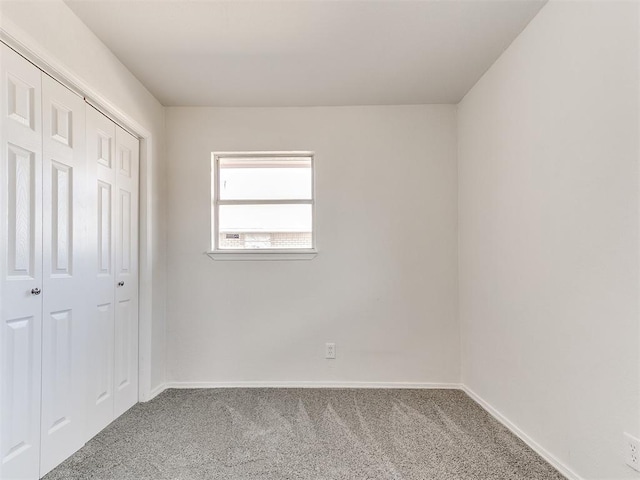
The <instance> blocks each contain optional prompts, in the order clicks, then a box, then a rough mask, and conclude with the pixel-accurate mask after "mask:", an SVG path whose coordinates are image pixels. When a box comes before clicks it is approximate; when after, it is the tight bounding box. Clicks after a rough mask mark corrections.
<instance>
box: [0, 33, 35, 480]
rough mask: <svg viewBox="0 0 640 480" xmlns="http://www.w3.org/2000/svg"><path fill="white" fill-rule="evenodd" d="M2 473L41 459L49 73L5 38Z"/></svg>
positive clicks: (1, 58)
mask: <svg viewBox="0 0 640 480" xmlns="http://www.w3.org/2000/svg"><path fill="white" fill-rule="evenodd" d="M0 47H1V49H0V72H1V74H2V87H1V88H2V91H1V92H0V109H1V115H2V119H1V122H2V125H0V135H1V138H0V148H2V152H1V155H0V159H1V160H0V162H1V165H0V179H1V182H2V183H1V187H0V218H1V219H2V222H1V223H0V231H1V234H0V272H1V274H2V278H0V299H1V302H0V303H1V305H0V316H1V323H0V478H3V479H4V478H7V479H33V478H38V477H39V465H40V382H41V371H40V368H41V346H42V345H41V340H42V295H41V294H40V292H41V290H42V288H43V285H42V283H43V282H42V103H41V77H40V75H41V72H40V70H38V69H37V68H36V67H34V66H33V65H31V64H30V63H28V62H27V61H25V60H24V59H23V58H22V57H20V56H19V55H18V54H16V53H14V52H13V51H12V50H10V49H9V48H7V47H5V46H4V45H0Z"/></svg>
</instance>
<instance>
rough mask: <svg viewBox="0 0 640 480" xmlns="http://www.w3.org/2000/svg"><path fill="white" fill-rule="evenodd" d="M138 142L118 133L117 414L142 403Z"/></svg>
mask: <svg viewBox="0 0 640 480" xmlns="http://www.w3.org/2000/svg"><path fill="white" fill-rule="evenodd" d="M139 158H140V157H139V142H138V139H137V138H135V137H133V136H132V135H130V134H129V133H127V132H125V131H124V130H122V129H121V128H119V127H117V130H116V157H115V160H116V164H115V167H116V187H117V198H116V215H115V218H116V222H115V224H116V249H115V256H116V259H115V276H116V278H115V280H116V311H115V321H116V330H115V332H116V333H115V414H116V416H118V415H121V414H122V413H124V412H125V411H126V410H128V409H129V408H130V407H131V406H133V405H134V404H135V403H137V401H138V169H139Z"/></svg>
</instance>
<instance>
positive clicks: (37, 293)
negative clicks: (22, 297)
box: [31, 287, 42, 295]
mask: <svg viewBox="0 0 640 480" xmlns="http://www.w3.org/2000/svg"><path fill="white" fill-rule="evenodd" d="M41 291H42V290H40V289H39V288H38V287H36V288H32V289H31V295H40V292H41Z"/></svg>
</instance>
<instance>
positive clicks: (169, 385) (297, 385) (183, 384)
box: [165, 381, 462, 390]
mask: <svg viewBox="0 0 640 480" xmlns="http://www.w3.org/2000/svg"><path fill="white" fill-rule="evenodd" d="M165 388H385V389H389V388H402V389H411V388H415V389H455V390H460V389H461V388H462V386H461V385H460V384H459V383H420V382H304V381H290V382H169V383H167V384H166V385H165Z"/></svg>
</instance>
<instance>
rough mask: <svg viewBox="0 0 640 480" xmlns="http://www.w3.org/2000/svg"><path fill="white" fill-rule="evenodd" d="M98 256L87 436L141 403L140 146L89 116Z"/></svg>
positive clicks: (93, 228) (89, 111) (117, 129)
mask: <svg viewBox="0 0 640 480" xmlns="http://www.w3.org/2000/svg"><path fill="white" fill-rule="evenodd" d="M87 161H88V165H89V172H90V173H89V174H90V176H92V180H91V181H90V183H91V184H92V185H94V192H95V201H93V202H92V208H93V211H94V212H95V214H94V215H93V217H92V218H93V219H94V221H93V222H92V224H91V225H90V229H91V232H92V233H91V234H90V235H91V236H93V238H94V239H95V242H96V249H95V250H94V251H95V252H97V255H96V258H95V261H94V279H95V281H94V282H92V284H93V285H94V286H95V292H93V294H92V296H91V298H92V299H93V301H92V308H93V314H92V316H91V320H90V322H89V358H88V365H89V402H88V411H87V416H88V417H87V418H88V423H87V425H88V429H89V430H88V437H89V438H90V437H92V436H93V435H95V434H96V433H98V432H99V431H100V430H102V429H103V428H104V427H105V426H107V425H108V424H109V423H110V422H111V421H112V420H114V418H116V417H117V416H119V415H120V414H122V413H123V412H124V411H126V410H127V409H128V408H130V407H131V406H133V405H134V404H135V403H136V402H137V401H138V163H139V147H138V140H137V139H136V138H134V137H133V136H132V135H130V134H129V133H127V132H125V131H124V130H123V129H122V128H120V127H119V126H117V125H116V124H115V123H113V122H112V121H111V120H109V119H108V118H107V117H105V116H104V115H102V114H101V113H99V112H98V111H96V110H94V109H92V108H88V109H87Z"/></svg>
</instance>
